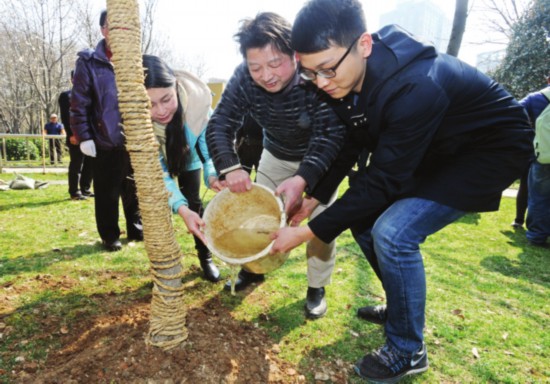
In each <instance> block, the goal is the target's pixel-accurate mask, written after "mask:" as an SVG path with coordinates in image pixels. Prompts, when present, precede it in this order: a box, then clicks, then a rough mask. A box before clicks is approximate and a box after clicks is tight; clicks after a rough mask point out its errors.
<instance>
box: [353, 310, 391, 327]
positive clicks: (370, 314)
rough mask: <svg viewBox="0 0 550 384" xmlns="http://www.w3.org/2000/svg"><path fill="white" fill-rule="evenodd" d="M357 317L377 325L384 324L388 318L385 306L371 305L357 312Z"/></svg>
mask: <svg viewBox="0 0 550 384" xmlns="http://www.w3.org/2000/svg"><path fill="white" fill-rule="evenodd" d="M357 317H359V318H360V319H363V320H366V321H370V322H371V323H375V324H384V323H385V322H386V319H387V317H388V311H387V310H386V306H385V305H369V306H366V307H361V308H359V309H358V310H357Z"/></svg>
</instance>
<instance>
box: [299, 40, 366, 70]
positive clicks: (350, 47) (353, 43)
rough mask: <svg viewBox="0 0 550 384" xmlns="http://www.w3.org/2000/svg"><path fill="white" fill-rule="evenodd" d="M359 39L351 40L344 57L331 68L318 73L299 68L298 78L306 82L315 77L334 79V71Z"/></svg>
mask: <svg viewBox="0 0 550 384" xmlns="http://www.w3.org/2000/svg"><path fill="white" fill-rule="evenodd" d="M360 37H361V36H360V35H359V36H357V37H356V38H355V40H353V42H352V43H351V44H350V46H349V47H348V49H347V51H346V53H344V56H342V57H341V58H340V60H338V62H337V63H336V64H335V65H334V66H333V67H332V68H325V69H320V70H318V71H314V70H313V69H307V68H300V76H301V77H302V79H304V80H308V81H313V80H315V79H316V78H317V76H319V77H322V78H324V79H332V78H333V77H335V76H336V69H337V68H338V67H339V66H340V64H342V62H343V61H344V60H345V59H346V57H347V56H348V55H349V53H350V52H351V49H352V48H353V46H354V45H355V43H356V42H357V40H359V38H360Z"/></svg>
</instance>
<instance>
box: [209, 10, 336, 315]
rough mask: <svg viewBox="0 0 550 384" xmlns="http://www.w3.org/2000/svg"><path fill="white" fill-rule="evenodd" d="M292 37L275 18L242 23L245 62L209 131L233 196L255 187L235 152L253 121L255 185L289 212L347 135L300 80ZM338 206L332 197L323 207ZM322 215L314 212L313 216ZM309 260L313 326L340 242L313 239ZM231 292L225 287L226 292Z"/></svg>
mask: <svg viewBox="0 0 550 384" xmlns="http://www.w3.org/2000/svg"><path fill="white" fill-rule="evenodd" d="M290 32H291V26H290V24H289V23H288V22H287V21H286V20H285V19H283V18H282V17H280V16H279V15H276V14H274V13H269V12H267V13H260V14H258V15H257V16H256V17H255V18H254V19H248V20H245V21H243V23H242V24H241V26H240V29H239V31H238V33H237V34H236V36H235V37H236V40H237V42H238V43H239V44H240V51H241V54H242V55H243V58H244V62H243V63H242V64H241V65H239V66H238V67H237V68H236V70H235V72H234V74H233V76H232V77H231V79H230V80H229V82H228V84H227V87H226V88H225V91H224V93H223V96H222V99H221V101H220V103H219V104H218V105H217V107H216V110H215V111H214V114H213V116H212V118H211V119H210V121H209V123H208V128H207V131H206V140H207V144H208V150H209V152H210V155H211V156H212V159H213V160H214V165H215V167H216V169H217V171H218V173H219V174H220V175H221V176H222V177H224V178H225V183H226V185H227V187H228V188H229V189H230V190H231V191H232V192H238V193H240V192H245V191H247V190H249V189H250V188H251V180H250V175H249V174H248V172H246V170H244V169H243V167H242V165H241V163H240V162H239V158H238V156H237V153H236V151H235V148H234V141H235V134H236V132H237V131H238V129H239V128H240V127H241V125H242V124H243V121H244V118H245V117H246V116H248V115H250V117H251V118H253V119H254V120H256V121H257V122H258V124H259V125H260V126H261V127H262V128H263V133H264V139H263V144H264V150H263V151H262V155H261V159H260V164H259V168H258V172H257V175H256V181H257V182H258V183H259V184H262V185H265V186H267V187H269V188H271V189H275V188H277V193H279V194H282V195H283V196H284V200H285V206H286V209H287V211H290V210H292V207H293V205H294V202H296V201H300V200H301V195H302V192H303V191H304V189H308V190H309V189H312V188H313V187H315V185H316V184H317V182H318V180H319V179H320V177H321V176H322V175H323V174H324V173H325V172H326V171H327V170H328V167H329V166H330V164H331V163H332V161H333V160H334V159H335V158H336V156H337V153H338V151H339V150H340V147H341V146H342V144H343V142H344V136H345V134H346V132H345V126H344V124H343V122H342V121H341V120H340V119H339V118H338V117H337V116H336V114H335V113H334V111H333V110H332V109H331V108H330V107H329V106H328V105H327V103H326V101H327V100H328V99H329V98H328V97H327V96H326V95H324V94H323V93H322V92H319V91H318V90H317V89H316V88H315V87H314V86H312V85H311V84H304V83H305V82H304V81H303V80H301V79H300V76H299V74H298V71H297V63H296V60H295V57H294V51H293V50H292V49H291V48H290ZM290 187H292V188H290ZM287 190H288V192H287ZM291 193H294V195H291ZM334 199H335V194H334V196H332V198H329V199H328V200H327V202H326V203H327V204H329V203H330V201H331V200H334ZM325 208H326V206H325V205H321V206H319V207H317V209H316V210H315V211H314V212H313V213H312V217H313V216H315V215H317V214H319V213H320V212H321V211H323V210H324V209H325ZM306 253H307V262H308V271H307V277H308V290H307V295H306V304H305V314H306V316H307V317H308V318H311V319H315V318H319V317H321V316H324V315H325V313H326V311H327V304H326V300H325V286H326V285H328V284H329V283H330V278H331V274H332V271H333V269H334V262H335V253H336V251H335V242H334V241H329V242H326V243H325V242H323V241H320V240H319V239H317V238H312V239H311V241H309V242H308V244H307V249H306ZM263 280H264V276H263V275H258V274H253V273H251V272H248V271H246V270H244V269H243V270H241V271H240V272H239V276H238V280H237V281H236V286H235V288H236V289H237V290H242V289H244V288H246V287H247V286H249V285H250V284H251V283H254V282H260V281H263ZM230 288H231V283H230V282H228V283H227V284H226V285H225V289H226V290H229V289H230Z"/></svg>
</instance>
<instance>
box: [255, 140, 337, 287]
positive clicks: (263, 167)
mask: <svg viewBox="0 0 550 384" xmlns="http://www.w3.org/2000/svg"><path fill="white" fill-rule="evenodd" d="M299 165H300V162H299V161H285V160H280V159H277V158H276V157H275V156H273V155H272V154H271V153H270V152H269V151H267V150H265V149H264V151H263V152H262V157H261V158H260V165H259V167H258V174H257V175H256V182H257V183H258V184H262V185H265V186H266V187H269V188H271V189H273V190H275V188H277V186H278V185H279V184H281V183H282V182H283V181H285V180H286V179H288V178H289V177H292V176H294V174H295V173H296V171H297V170H298V167H299ZM336 195H337V193H336V192H335V193H334V195H332V197H331V198H330V202H329V204H328V205H330V204H332V203H333V202H334V200H336ZM328 205H322V204H320V205H319V206H318V207H317V208H316V209H315V210H314V211H313V213H312V214H311V216H310V219H313V218H314V217H315V216H317V215H319V214H320V213H321V212H323V211H324V210H325V209H326V208H327V206H328ZM306 255H307V281H308V286H310V287H312V288H321V287H324V286H326V285H328V284H330V278H331V275H332V271H333V270H334V263H335V259H336V241H332V242H331V243H329V244H327V243H325V242H323V241H321V240H320V239H318V238H317V237H315V238H313V239H312V240H310V241H309V242H308V243H307V246H306Z"/></svg>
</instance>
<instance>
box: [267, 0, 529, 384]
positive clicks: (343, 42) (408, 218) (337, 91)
mask: <svg viewBox="0 0 550 384" xmlns="http://www.w3.org/2000/svg"><path fill="white" fill-rule="evenodd" d="M291 41H292V47H293V48H294V49H295V50H296V52H297V57H298V59H299V60H300V67H301V69H300V73H301V76H302V78H303V79H305V80H308V81H311V82H312V83H314V84H315V85H316V86H317V87H318V88H319V89H321V90H323V91H324V92H326V93H327V94H328V95H330V97H331V100H332V101H331V102H330V105H331V106H332V108H333V109H334V110H335V111H336V113H337V114H338V115H339V116H340V118H341V119H343V120H344V122H345V123H346V125H347V127H348V140H347V143H346V144H344V146H343V148H342V150H341V151H340V155H339V156H338V157H337V158H336V160H335V161H334V162H333V163H332V167H331V168H330V170H329V172H328V173H327V174H326V175H325V177H324V178H323V179H322V180H321V181H320V182H319V183H318V184H317V185H316V187H315V189H314V190H313V191H312V192H311V193H310V195H311V199H310V200H312V199H313V200H319V201H321V202H323V201H326V197H327V196H329V195H330V194H332V192H333V191H334V189H335V188H337V186H338V185H339V183H340V181H341V180H342V179H343V178H344V177H345V176H346V175H347V174H348V173H349V170H350V168H351V167H352V166H353V165H354V163H355V162H356V161H357V159H358V157H359V154H361V153H362V152H363V151H368V152H369V154H370V156H369V158H368V161H367V164H366V166H360V167H359V170H358V172H357V174H356V175H355V176H354V177H352V179H351V180H350V182H349V189H347V191H345V192H344V194H343V195H342V197H341V198H340V199H338V200H337V201H336V202H335V203H334V204H333V205H331V206H330V207H328V208H327V209H326V210H325V211H324V212H323V213H321V214H320V215H319V216H317V217H316V218H314V219H313V220H311V221H309V223H308V225H307V226H302V227H295V228H292V227H287V228H282V229H280V230H279V231H278V232H277V233H276V234H274V235H273V237H274V238H275V244H274V246H273V251H274V252H281V251H288V250H290V249H292V248H294V247H296V246H297V245H299V244H301V243H302V242H304V241H307V240H309V239H311V238H312V237H313V236H317V237H318V238H320V239H321V240H323V241H325V242H329V241H332V240H333V239H335V238H336V237H337V236H338V235H339V234H340V233H342V232H343V231H344V230H346V229H348V228H349V229H351V231H352V234H353V236H354V238H355V240H356V241H357V243H358V244H359V246H360V247H361V250H362V251H363V253H364V254H365V256H366V257H367V260H368V261H369V263H370V265H371V267H372V268H373V269H374V271H375V272H376V274H377V276H378V278H379V279H380V280H381V282H382V286H383V288H384V291H385V293H386V306H376V307H373V306H366V307H362V308H360V309H359V311H358V316H359V317H360V318H363V319H365V320H368V321H371V322H375V323H382V324H384V330H385V337H386V342H385V344H384V345H383V346H382V347H381V348H379V349H378V350H376V351H374V352H371V353H369V354H367V355H366V356H364V357H363V358H361V359H359V360H358V361H357V362H356V364H355V371H356V372H357V373H358V374H359V375H360V376H361V377H362V378H365V379H368V380H371V381H375V382H384V383H394V382H397V381H399V380H400V379H401V378H402V377H404V376H406V375H411V374H414V373H420V372H423V371H425V370H427V369H428V357H427V356H428V355H427V350H426V345H425V344H424V336H423V328H424V319H425V305H426V276H425V271H424V265H423V261H422V255H421V252H420V244H422V243H423V242H424V241H425V240H426V237H428V236H430V235H431V234H433V233H436V232H438V231H439V230H441V229H443V228H444V227H446V226H447V225H449V224H451V223H453V222H454V221H456V220H457V219H459V218H460V217H462V216H463V215H465V214H466V213H468V212H483V211H494V210H497V209H498V207H499V203H500V199H501V195H502V191H503V190H504V189H506V188H507V187H508V186H509V185H510V184H511V183H512V182H513V181H515V180H517V179H518V178H519V177H520V176H521V174H522V172H523V171H524V170H525V168H526V166H527V164H528V163H529V161H530V159H531V156H532V153H533V136H534V135H533V131H532V129H531V128H530V127H529V123H528V120H527V116H526V114H525V112H524V110H523V108H522V107H521V105H520V104H519V103H518V102H517V101H516V100H514V98H513V97H512V96H511V95H510V94H509V93H507V92H506V91H505V90H504V88H503V87H501V86H500V85H499V84H497V83H496V82H494V81H493V80H491V79H490V78H489V77H487V76H485V75H484V74H483V73H481V72H479V71H478V70H476V69H475V68H473V67H471V66H469V65H467V64H465V63H463V62H461V61H460V60H458V59H456V58H455V57H452V56H449V55H446V54H442V53H438V52H437V51H436V50H435V48H434V47H433V46H431V45H427V44H424V43H422V42H420V41H418V40H416V39H415V38H413V37H412V36H411V35H410V34H408V33H407V32H405V31H404V30H402V29H401V28H399V27H397V26H387V27H384V28H382V29H381V30H380V31H378V32H377V33H374V34H370V33H368V32H367V30H366V24H365V16H364V13H363V9H362V7H361V3H360V2H359V1H358V0H310V1H309V2H307V3H306V4H305V5H304V7H303V8H302V9H301V10H300V12H299V13H298V15H297V17H296V19H295V21H294V26H293V30H292V38H291ZM307 206H308V207H311V205H310V204H308V205H307ZM301 215H302V217H303V216H305V215H304V214H301ZM306 215H307V214H306Z"/></svg>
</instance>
